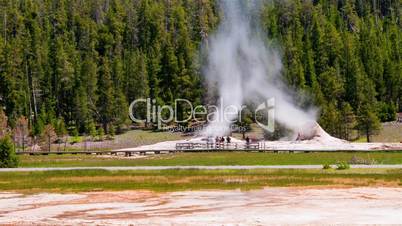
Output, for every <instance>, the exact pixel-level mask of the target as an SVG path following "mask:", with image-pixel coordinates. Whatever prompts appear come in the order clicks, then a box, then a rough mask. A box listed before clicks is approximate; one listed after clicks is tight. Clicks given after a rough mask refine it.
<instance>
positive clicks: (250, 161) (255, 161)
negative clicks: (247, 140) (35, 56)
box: [20, 152, 402, 167]
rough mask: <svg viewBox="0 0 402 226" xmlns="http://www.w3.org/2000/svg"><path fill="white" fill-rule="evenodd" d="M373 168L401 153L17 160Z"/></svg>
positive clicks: (29, 163) (399, 159) (25, 161)
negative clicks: (357, 162) (356, 161)
mask: <svg viewBox="0 0 402 226" xmlns="http://www.w3.org/2000/svg"><path fill="white" fill-rule="evenodd" d="M354 156H355V157H358V158H360V159H364V160H369V161H374V162H375V163H376V164H402V152H372V153H361V152H360V153H359V152H356V153H350V152H349V153H348V152H336V153H330V152H323V153H290V154H289V153H286V154H285V153H249V152H214V153H206V152H204V153H177V154H164V155H150V156H147V157H145V158H139V159H128V158H123V157H122V158H110V157H109V158H107V157H101V156H96V155H47V156H46V155H38V156H29V155H22V156H20V167H74V166H174V165H180V166H188V165H205V166H208V165H317V164H319V165H321V164H335V163H337V162H348V161H349V160H351V159H352V158H353V157H354Z"/></svg>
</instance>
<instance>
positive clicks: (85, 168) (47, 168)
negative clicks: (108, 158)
mask: <svg viewBox="0 0 402 226" xmlns="http://www.w3.org/2000/svg"><path fill="white" fill-rule="evenodd" d="M332 167H336V166H335V165H333V166H332ZM350 167H351V168H354V169H387V168H392V169H402V164H395V165H350ZM91 169H100V170H111V171H113V170H170V169H200V170H225V169H322V165H264V166H260V165H255V166H104V167H102V166H99V167H46V168H45V167H43V168H2V169H0V172H31V171H52V170H91Z"/></svg>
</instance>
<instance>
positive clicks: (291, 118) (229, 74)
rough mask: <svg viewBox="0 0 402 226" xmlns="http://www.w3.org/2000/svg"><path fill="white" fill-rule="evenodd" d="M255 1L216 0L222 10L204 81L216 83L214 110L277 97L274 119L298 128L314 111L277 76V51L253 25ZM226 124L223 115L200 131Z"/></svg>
mask: <svg viewBox="0 0 402 226" xmlns="http://www.w3.org/2000/svg"><path fill="white" fill-rule="evenodd" d="M256 5H259V4H258V3H256V1H243V0H221V1H220V6H221V9H222V11H223V13H224V15H223V18H222V21H221V24H220V25H219V27H218V30H217V32H216V33H215V34H214V35H212V36H211V37H210V39H209V46H208V49H207V51H208V65H207V68H206V69H205V71H204V74H205V76H206V79H207V81H208V83H209V84H214V86H216V88H217V91H218V95H219V102H221V103H220V104H218V106H221V107H219V108H218V109H217V112H216V115H223V109H224V108H225V107H227V106H230V105H234V106H236V107H237V108H238V109H241V105H243V104H245V103H254V104H260V103H262V101H263V100H267V99H269V98H275V120H276V121H277V122H279V123H281V124H282V125H284V126H286V127H287V128H289V129H292V130H293V131H297V130H298V129H299V128H300V127H301V126H303V125H304V124H305V123H306V122H309V121H313V120H315V118H316V111H315V110H313V109H311V110H308V111H305V110H303V109H301V108H300V107H298V106H297V105H296V104H295V103H294V99H293V98H292V96H291V95H290V94H289V93H290V92H287V90H288V88H287V86H286V85H284V84H283V83H281V82H280V81H281V79H280V77H281V71H282V63H281V58H280V55H279V53H278V52H277V51H276V50H275V49H273V48H271V47H269V46H268V45H266V43H265V42H264V41H263V39H262V37H261V36H260V35H259V32H258V29H257V28H256V24H258V23H252V22H253V21H252V19H251V17H252V16H254V17H256V15H253V14H252V11H253V9H256ZM256 11H257V12H258V10H256ZM226 117H227V119H231V120H233V119H236V118H237V116H235V115H226ZM230 125H231V122H229V121H228V120H224V119H223V118H222V117H221V118H219V119H217V120H215V121H214V122H212V123H211V122H210V124H209V125H208V127H207V129H206V131H204V134H205V135H211V136H218V135H223V134H222V133H226V134H227V133H228V132H229V129H230ZM217 128H218V129H217Z"/></svg>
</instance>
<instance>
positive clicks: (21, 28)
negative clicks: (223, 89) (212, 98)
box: [0, 0, 402, 138]
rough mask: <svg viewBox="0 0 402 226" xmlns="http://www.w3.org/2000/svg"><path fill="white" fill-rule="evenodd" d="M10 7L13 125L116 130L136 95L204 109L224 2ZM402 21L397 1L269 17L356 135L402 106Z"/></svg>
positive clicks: (8, 77) (290, 54)
mask: <svg viewBox="0 0 402 226" xmlns="http://www.w3.org/2000/svg"><path fill="white" fill-rule="evenodd" d="M0 4H1V8H0V22H1V23H0V32H1V35H0V107H1V108H2V109H3V110H4V111H5V113H6V116H7V118H8V124H9V125H10V126H11V127H12V128H17V127H18V125H20V124H21V120H22V121H24V120H23V119H25V120H27V123H28V125H29V128H30V129H31V131H32V132H31V133H32V134H33V135H40V134H42V133H43V132H44V131H47V130H48V129H49V128H47V129H46V125H52V126H53V128H54V130H55V132H56V133H57V134H64V133H66V132H67V130H68V132H70V133H72V134H76V133H87V134H92V133H95V132H94V130H96V128H102V130H104V132H106V133H114V132H115V130H120V129H122V128H123V127H124V126H125V125H127V124H129V123H130V122H129V121H128V117H127V114H128V112H127V111H128V105H129V103H130V102H131V101H132V100H134V99H136V98H141V97H151V98H155V99H156V100H157V102H158V103H164V104H169V103H172V101H173V100H174V99H175V98H186V99H189V100H192V101H194V102H195V103H202V102H203V97H204V94H205V93H206V90H205V87H204V86H203V82H202V77H201V75H200V74H201V65H202V60H203V56H202V54H201V53H202V52H201V51H199V50H200V48H201V46H202V45H207V39H208V35H209V34H210V33H211V32H213V30H214V28H215V27H216V25H217V24H218V22H219V17H220V15H221V14H220V13H219V6H218V3H217V2H216V1H214V0H97V1H92V0H90V1H83V0H15V1H8V0H1V1H0ZM400 13H401V6H400V1H397V0H393V1H391V0H384V1H379V0H374V1H372V0H352V1H345V0H338V1H334V0H315V1H304V0H291V1H280V0H275V1H267V3H266V4H263V7H262V8H261V16H260V18H261V24H262V28H263V31H264V32H265V33H266V36H267V38H268V37H269V42H270V43H271V44H273V45H277V46H281V49H282V51H281V52H282V56H283V64H284V78H285V79H286V80H287V82H288V83H289V84H290V85H291V86H292V87H294V88H295V89H297V90H302V91H303V92H307V93H310V94H311V96H313V97H314V100H313V102H314V104H315V105H317V106H319V107H320V108H321V109H322V111H321V117H320V123H321V124H322V126H323V127H324V128H325V129H326V130H328V131H329V132H330V133H331V134H333V135H336V136H338V137H342V138H350V137H349V136H350V131H351V130H353V129H355V128H356V126H357V127H358V128H359V129H360V130H361V131H366V132H367V134H368V135H369V134H370V133H371V132H372V131H374V130H375V129H376V128H377V127H378V122H379V119H380V120H382V121H389V120H393V118H394V117H395V112H396V111H397V110H401V107H402V106H401V101H402V100H401V93H402V90H401V87H402V78H401V76H402V75H401V67H402V63H401V54H402V48H401V46H402V43H401V37H400V35H401V21H400ZM398 108H399V109H398ZM21 117H23V119H21ZM24 128H25V127H24Z"/></svg>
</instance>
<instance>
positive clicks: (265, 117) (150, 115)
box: [129, 98, 275, 132]
mask: <svg viewBox="0 0 402 226" xmlns="http://www.w3.org/2000/svg"><path fill="white" fill-rule="evenodd" d="M140 104H142V106H141V107H140V106H139V105H140ZM144 105H145V118H137V117H136V115H135V113H136V112H137V111H140V109H141V110H142V111H141V112H144V111H143V110H144ZM179 105H181V106H186V109H188V110H187V111H188V112H190V114H188V115H187V116H186V118H182V119H179V118H178V115H179V114H178V106H179ZM245 109H247V106H246V105H241V106H235V105H225V104H224V101H223V99H221V100H220V101H219V105H218V106H217V105H207V106H205V105H196V106H194V105H193V104H192V102H191V101H189V100H187V99H175V101H174V105H173V106H172V105H158V104H157V102H156V100H155V99H151V98H140V99H136V100H134V101H132V102H131V104H130V106H129V117H130V119H131V120H132V121H133V122H135V123H146V122H156V123H157V127H158V129H162V127H163V125H164V124H169V123H185V122H189V121H194V122H200V120H199V118H203V119H206V122H207V124H209V123H214V122H226V123H227V124H232V123H234V122H236V121H238V122H242V121H243V120H244V119H243V118H242V112H243V111H244V110H245ZM253 115H254V121H255V122H256V123H257V125H258V126H260V127H261V128H263V129H264V130H266V131H268V132H274V131H275V99H274V98H270V99H267V100H265V101H264V102H262V103H261V104H259V105H257V107H256V109H255V110H254V114H253ZM203 121H204V120H203Z"/></svg>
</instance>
